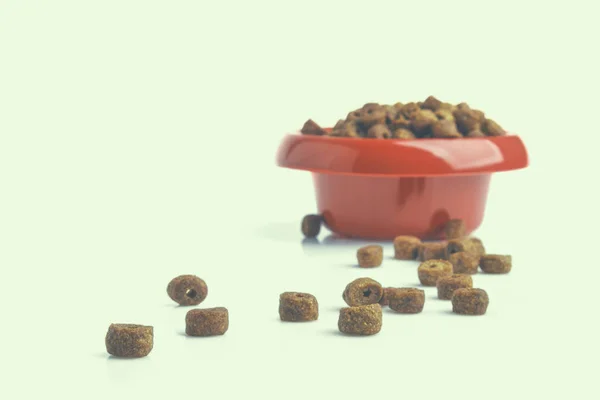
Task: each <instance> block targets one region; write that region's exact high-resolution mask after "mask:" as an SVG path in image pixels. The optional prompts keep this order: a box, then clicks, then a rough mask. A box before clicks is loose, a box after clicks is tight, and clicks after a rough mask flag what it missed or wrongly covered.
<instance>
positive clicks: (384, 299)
mask: <svg viewBox="0 0 600 400" xmlns="http://www.w3.org/2000/svg"><path fill="white" fill-rule="evenodd" d="M393 290H396V288H383V295H382V296H381V299H379V305H380V306H381V307H385V306H388V305H389V304H390V292H392V291H393Z"/></svg>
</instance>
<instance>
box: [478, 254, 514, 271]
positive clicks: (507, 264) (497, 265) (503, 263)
mask: <svg viewBox="0 0 600 400" xmlns="http://www.w3.org/2000/svg"><path fill="white" fill-rule="evenodd" d="M479 266H480V267H481V270H482V271H483V272H486V273H488V274H508V273H509V272H510V270H511V269H512V256H503V255H498V254H487V255H485V256H482V257H481V259H480V260H479Z"/></svg>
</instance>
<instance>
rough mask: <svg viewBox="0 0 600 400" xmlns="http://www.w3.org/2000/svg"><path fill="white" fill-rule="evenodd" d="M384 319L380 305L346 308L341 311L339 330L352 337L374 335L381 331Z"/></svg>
mask: <svg viewBox="0 0 600 400" xmlns="http://www.w3.org/2000/svg"><path fill="white" fill-rule="evenodd" d="M382 317H383V313H382V311H381V306H380V305H379V304H369V305H364V306H357V307H344V308H342V309H341V310H340V317H339V320H338V329H339V330H340V332H343V333H346V334H350V335H361V336H366V335H374V334H376V333H378V332H379V331H381V325H382Z"/></svg>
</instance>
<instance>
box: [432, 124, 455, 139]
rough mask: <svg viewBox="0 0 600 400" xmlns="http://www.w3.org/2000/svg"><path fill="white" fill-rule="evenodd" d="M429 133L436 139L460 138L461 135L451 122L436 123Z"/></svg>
mask: <svg viewBox="0 0 600 400" xmlns="http://www.w3.org/2000/svg"><path fill="white" fill-rule="evenodd" d="M431 133H432V135H433V137H436V138H450V139H451V138H460V137H462V135H461V134H460V132H459V131H457V130H456V124H455V123H454V121H451V120H440V121H436V122H435V123H434V124H433V125H432V127H431Z"/></svg>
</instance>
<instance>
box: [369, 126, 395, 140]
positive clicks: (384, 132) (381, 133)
mask: <svg viewBox="0 0 600 400" xmlns="http://www.w3.org/2000/svg"><path fill="white" fill-rule="evenodd" d="M391 136H392V133H391V132H390V129H389V128H388V127H387V125H385V124H377V125H373V126H372V127H370V128H369V130H368V132H367V137H370V138H373V139H389V138H390V137H391Z"/></svg>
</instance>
